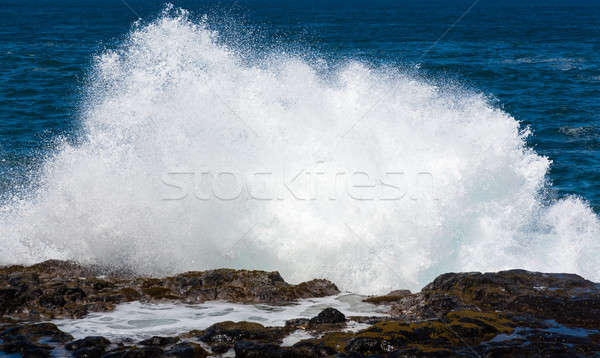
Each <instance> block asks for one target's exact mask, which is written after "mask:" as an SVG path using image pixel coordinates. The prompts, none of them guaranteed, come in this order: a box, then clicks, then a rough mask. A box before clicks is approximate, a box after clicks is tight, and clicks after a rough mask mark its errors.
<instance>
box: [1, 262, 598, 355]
mask: <svg viewBox="0 0 600 358" xmlns="http://www.w3.org/2000/svg"><path fill="white" fill-rule="evenodd" d="M337 293H339V290H338V288H337V287H336V286H335V284H333V283H331V282H329V281H327V280H323V279H318V280H311V281H308V282H303V283H301V284H298V285H292V284H288V283H286V282H285V281H284V280H283V278H282V277H281V276H280V275H279V273H277V272H264V271H247V270H231V269H219V270H210V271H201V272H186V273H182V274H179V275H175V276H171V277H165V278H160V279H159V278H149V277H138V276H136V275H134V274H133V273H131V272H125V271H111V270H107V269H106V268H102V267H92V266H81V265H79V264H76V263H73V262H66V261H55V260H52V261H46V262H43V263H40V264H37V265H33V266H28V267H26V266H8V267H2V268H0V352H3V353H0V357H3V356H4V357H89V358H92V357H106V358H113V357H208V356H214V357H219V356H223V357H265V358H270V357H282V358H283V357H373V358H374V357H420V356H427V357H434V356H435V357H445V356H457V357H524V356H527V357H574V356H581V357H600V284H597V283H593V282H590V281H587V280H585V279H583V278H581V277H580V276H577V275H573V274H548V273H535V272H529V271H524V270H510V271H502V272H497V273H484V274H482V273H448V274H444V275H441V276H439V277H438V278H436V279H435V280H434V281H433V282H432V283H430V284H429V285H427V286H426V287H424V288H423V289H422V290H421V292H419V293H411V292H409V291H407V290H397V291H393V292H390V293H389V294H387V295H384V296H376V297H368V298H366V299H365V302H369V303H372V304H375V305H384V307H386V308H387V309H388V310H389V314H388V315H387V316H383V317H380V316H377V317H355V316H350V317H346V316H344V314H343V313H341V312H339V311H338V310H336V309H334V308H327V309H325V310H323V311H322V312H321V313H319V314H318V315H316V316H315V317H313V318H311V319H307V318H297V319H290V320H288V321H286V324H285V326H283V327H265V326H263V325H261V324H258V323H253V322H231V321H225V322H220V323H217V324H214V325H212V326H210V327H208V328H206V329H203V330H193V331H190V332H187V333H184V334H181V335H178V336H172V337H166V336H165V337H152V338H148V339H144V340H141V341H137V342H136V341H131V340H122V341H114V340H113V341H112V342H111V341H110V340H109V339H107V338H105V337H100V336H92V337H86V338H83V339H77V340H76V339H74V338H73V337H72V336H71V335H70V334H68V333H66V332H62V331H61V330H60V329H59V328H58V327H57V326H56V325H54V324H53V323H50V322H48V321H49V320H54V319H61V318H72V319H76V318H81V317H85V316H86V315H87V314H89V313H92V312H106V311H111V310H113V309H114V308H115V307H116V305H118V304H120V303H125V302H132V301H141V302H150V303H156V302H182V303H187V304H197V303H202V302H207V301H212V300H222V301H229V302H235V303H244V304H269V305H289V304H293V303H294V302H295V301H297V300H299V299H303V298H311V297H325V296H331V295H335V294H337ZM356 324H361V325H362V326H364V329H359V330H352V329H349V327H350V326H352V325H356ZM362 326H361V327H362ZM298 332H300V333H301V337H302V338H301V339H298V341H297V342H294V343H293V344H284V341H285V340H286V338H287V337H290V335H293V334H297V333H298Z"/></svg>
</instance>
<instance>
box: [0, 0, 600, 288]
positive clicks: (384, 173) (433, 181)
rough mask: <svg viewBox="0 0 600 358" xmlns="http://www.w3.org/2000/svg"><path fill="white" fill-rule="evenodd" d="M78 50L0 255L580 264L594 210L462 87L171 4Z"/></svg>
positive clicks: (300, 267)
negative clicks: (257, 39)
mask: <svg viewBox="0 0 600 358" xmlns="http://www.w3.org/2000/svg"><path fill="white" fill-rule="evenodd" d="M95 66H96V67H95V75H94V76H93V79H92V80H91V84H90V96H89V99H88V101H87V103H86V106H85V108H86V109H87V110H86V111H85V114H84V116H83V125H84V128H85V133H86V134H85V138H83V140H82V143H81V144H78V145H70V144H63V145H62V146H61V148H59V149H58V150H57V152H56V153H55V154H54V155H53V156H52V158H49V159H48V160H47V162H46V164H45V166H44V168H43V170H42V173H41V174H40V185H39V188H38V189H36V191H35V192H34V193H30V194H29V195H27V196H26V197H23V196H20V197H19V198H20V199H14V200H12V201H10V202H8V203H7V204H6V205H5V206H4V207H2V213H3V214H2V216H1V217H0V243H1V245H0V263H4V264H7V263H32V262H36V261H40V260H43V259H46V258H72V259H76V260H78V261H81V262H95V263H102V264H111V265H127V266H128V267H131V268H134V269H136V270H138V271H140V272H144V273H150V274H164V273H173V272H179V271H185V270H192V269H208V268H215V267H234V268H254V269H265V270H279V271H280V272H281V273H282V275H283V276H284V277H285V278H286V279H287V280H289V281H292V282H298V281H301V280H307V279H311V278H315V277H326V278H328V279H331V280H333V281H334V282H336V283H337V284H338V285H339V286H341V287H342V288H344V289H348V290H352V291H354V292H363V293H373V292H382V291H386V290H389V289H392V288H412V289H415V288H420V287H421V286H423V285H424V284H426V283H427V282H428V281H430V280H431V279H432V278H434V277H435V276H436V275H437V274H440V273H442V272H447V271H465V270H498V269H505V268H515V267H523V268H526V269H533V270H541V271H567V272H576V273H580V274H582V275H584V276H585V277H587V278H590V279H594V280H599V279H600V261H599V260H598V257H600V247H599V244H598V239H597V237H598V233H600V226H599V222H598V218H597V216H596V215H595V214H594V213H593V211H592V210H591V209H590V208H589V207H588V205H587V204H586V203H585V202H583V201H581V200H580V199H578V198H566V199H563V200H560V201H558V202H554V203H553V204H548V205H546V204H543V203H542V200H541V198H540V194H539V193H540V192H541V191H542V190H543V189H544V187H545V175H546V172H547V170H548V167H549V165H550V162H549V160H548V159H546V158H544V157H541V156H539V155H537V154H536V153H535V152H534V151H533V150H531V149H529V148H527V147H526V145H525V139H526V137H527V136H528V135H529V133H528V131H520V129H519V123H518V122H517V121H516V120H515V119H514V118H512V117H511V116H510V115H508V114H506V113H504V112H503V111H501V110H499V109H496V108H494V107H493V106H491V105H490V104H489V103H488V101H487V100H486V99H485V97H483V96H482V95H479V94H472V93H465V91H460V90H456V89H446V90H441V89H440V88H439V87H437V86H435V85H432V84H429V83H426V82H425V81H422V80H419V79H415V78H413V77H411V76H408V75H403V74H401V73H398V72H397V71H394V70H390V69H382V68H378V69H373V68H369V67H368V66H366V65H364V64H361V63H357V62H348V63H346V64H344V65H342V66H339V67H335V68H327V66H326V65H324V64H323V61H314V63H313V62H312V61H306V60H302V59H300V58H297V57H293V56H287V55H285V54H277V55H273V56H271V57H269V58H267V59H262V60H260V61H258V60H252V61H251V60H248V59H245V58H243V57H242V56H240V55H239V54H237V53H236V51H235V49H234V48H233V47H231V46H229V47H228V46H225V45H222V44H219V42H218V39H217V34H216V33H215V32H214V31H211V30H210V29H209V28H208V26H207V25H206V24H205V23H199V24H198V23H193V22H192V21H191V20H189V18H188V17H187V16H186V14H185V13H184V12H183V11H179V12H177V13H176V14H175V15H173V14H169V13H165V14H163V16H161V17H160V18H158V19H157V20H155V21H154V22H152V23H150V24H147V25H144V26H138V27H137V28H136V29H135V30H134V31H132V33H131V34H130V36H129V38H128V41H126V42H125V43H124V44H123V45H122V47H121V48H119V49H117V50H114V51H107V52H105V53H104V54H103V55H101V56H99V58H98V59H97V63H96V65H95ZM323 73H325V75H324V74H323ZM357 171H358V172H359V173H354V172H357ZM203 172H207V173H210V174H202V173H203ZM226 172H234V173H236V175H237V176H236V177H234V176H233V174H224V173H226ZM182 173H194V174H182ZM216 173H221V174H219V175H216ZM261 173H262V174H261ZM265 173H271V174H265ZM352 173H354V174H352ZM361 173H362V174H361ZM365 173H368V174H365ZM211 175H212V179H211ZM367 175H368V177H367ZM294 178H295V179H294ZM234 179H237V180H238V182H236V181H235V180H234ZM193 180H195V183H196V185H193V184H192V183H193ZM239 182H242V184H244V185H241V184H240V183H239ZM344 183H345V184H346V185H347V186H348V187H347V188H346V189H344ZM384 183H385V184H388V185H385V184H384ZM360 185H362V187H361V186H360ZM208 188H210V189H212V191H209V190H208ZM238 189H239V190H238ZM219 198H221V199H219ZM165 199H167V200H165ZM174 199H179V200H174ZM224 199H227V200H224ZM259 199H272V200H259ZM332 199H335V200H332ZM357 199H373V200H357ZM384 199H397V200H384Z"/></svg>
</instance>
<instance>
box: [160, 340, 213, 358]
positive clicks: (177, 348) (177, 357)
mask: <svg viewBox="0 0 600 358" xmlns="http://www.w3.org/2000/svg"><path fill="white" fill-rule="evenodd" d="M164 356H165V357H169V358H204V357H206V356H208V352H207V351H206V350H205V349H204V348H202V347H201V346H200V345H199V344H196V343H190V342H184V343H179V344H176V345H174V346H173V347H172V348H171V349H169V350H168V351H167V352H165V355H164Z"/></svg>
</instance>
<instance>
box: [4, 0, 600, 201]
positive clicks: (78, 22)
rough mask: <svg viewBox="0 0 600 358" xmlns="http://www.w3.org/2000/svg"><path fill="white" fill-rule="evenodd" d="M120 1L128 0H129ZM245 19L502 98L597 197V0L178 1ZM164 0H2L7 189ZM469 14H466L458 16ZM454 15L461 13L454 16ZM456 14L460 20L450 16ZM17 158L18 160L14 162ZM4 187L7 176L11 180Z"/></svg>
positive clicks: (564, 171) (571, 184)
mask: <svg viewBox="0 0 600 358" xmlns="http://www.w3.org/2000/svg"><path fill="white" fill-rule="evenodd" d="M126 4H128V5H126ZM174 4H175V5H176V6H180V7H183V8H185V9H188V10H190V11H192V12H194V13H195V14H197V15H198V14H213V15H214V16H215V18H219V19H220V20H221V21H222V23H223V24H224V25H226V26H231V25H232V23H233V26H236V27H239V28H240V30H247V29H251V30H252V33H251V34H250V32H246V33H244V34H242V35H240V36H242V37H243V40H246V41H247V40H248V37H249V36H255V35H256V36H260V38H261V40H260V41H261V42H262V44H267V45H266V46H278V45H280V44H281V43H284V44H285V45H286V46H289V47H292V48H295V49H303V50H310V51H317V52H320V53H325V54H330V55H331V56H336V57H347V58H354V59H361V60H364V61H368V62H370V63H385V64H390V65H396V66H400V67H410V66H414V65H417V64H418V65H419V66H420V71H421V73H422V74H424V75H425V76H428V77H433V78H445V79H448V80H452V81H456V82H458V83H461V84H462V85H464V86H468V87H471V88H474V89H477V90H480V91H482V92H484V93H486V94H487V95H489V96H492V97H494V98H496V99H497V106H499V107H501V108H502V109H503V110H504V111H506V112H508V113H510V114H511V115H512V116H514V117H515V118H516V119H517V120H519V121H520V122H521V123H522V124H523V125H524V126H526V125H529V126H531V128H532V129H533V132H534V135H533V137H532V138H531V140H530V145H531V147H532V148H534V149H535V150H536V151H537V152H538V153H539V154H542V155H545V156H547V157H549V158H550V159H551V160H552V163H553V164H552V169H551V171H550V173H549V178H548V179H549V180H551V181H552V183H553V188H554V189H555V190H556V191H557V192H558V193H557V195H564V194H576V195H579V196H582V197H584V198H586V199H587V200H589V201H590V202H591V203H592V205H593V207H595V208H599V207H600V127H599V125H600V124H599V123H600V3H598V2H597V1H593V0H590V1H586V0H577V1H570V0H559V1H537V0H536V1H512V0H510V1H496V0H481V1H479V2H477V3H476V4H475V5H474V6H473V7H472V9H471V10H470V11H469V12H468V13H466V14H465V11H467V9H469V7H470V6H471V5H473V2H471V1H462V0H459V1H429V0H426V1H371V2H368V3H364V2H359V1H312V0H307V1H234V2H231V1H221V2H218V1H180V2H174ZM163 5H164V3H163V2H159V1H137V0H127V3H123V2H121V1H118V0H102V1H88V0H84V1H64V0H61V1H46V0H42V1H37V0H36V1H27V0H26V1H14V0H5V1H3V4H2V7H1V8H0V19H1V20H2V21H0V33H1V34H2V36H0V64H1V66H0V69H1V70H0V71H1V72H0V158H1V159H0V161H1V168H2V173H3V177H2V182H3V184H4V188H3V190H7V188H6V185H7V184H6V183H7V181H9V180H8V178H7V177H6V176H7V175H9V176H15V175H16V176H18V175H20V174H22V173H23V171H22V170H25V168H27V167H28V166H30V165H31V164H33V163H35V162H36V158H39V157H40V151H41V152H43V151H44V150H45V149H46V148H47V147H48V146H51V145H52V140H53V138H55V137H56V136H71V137H73V136H76V135H77V134H76V133H77V131H76V129H77V127H78V110H79V105H80V102H81V98H80V96H81V94H82V87H84V86H85V78H86V75H87V73H88V72H89V70H90V67H91V64H92V63H91V61H92V56H93V55H95V54H98V53H99V52H101V51H103V50H104V49H105V48H109V47H111V46H113V45H114V44H115V43H118V42H119V41H121V40H122V39H123V37H124V36H125V34H127V32H128V31H129V30H130V29H131V26H132V23H133V22H134V21H136V19H138V17H141V18H142V19H151V18H153V17H156V16H157V14H158V13H159V12H160V11H161V10H162V8H163ZM463 15H464V16H463ZM459 19H460V21H457V20H459ZM455 22H457V23H456V25H455V26H452V24H454V23H455ZM15 168H17V169H16V170H14V169H15ZM8 190H10V189H8Z"/></svg>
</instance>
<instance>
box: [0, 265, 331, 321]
mask: <svg viewBox="0 0 600 358" xmlns="http://www.w3.org/2000/svg"><path fill="white" fill-rule="evenodd" d="M336 293H339V290H338V289H337V287H336V286H335V285H334V284H333V283H331V282H329V281H327V280H312V281H308V282H303V283H300V284H298V285H291V284H288V283H287V282H285V281H284V280H283V278H281V276H280V275H279V273H278V272H265V271H247V270H231V269H219V270H209V271H196V272H186V273H182V274H179V275H176V276H171V277H165V278H161V279H158V278H149V277H134V276H133V274H132V273H131V272H126V271H111V270H108V269H106V268H102V267H94V266H91V267H90V266H81V265H78V264H76V263H74V262H67V261H56V260H51V261H46V262H42V263H40V264H37V265H33V266H29V267H24V266H9V267H4V268H0V315H2V316H3V317H10V318H15V319H19V320H47V319H55V318H79V317H83V316H85V315H86V314H88V313H89V312H101V311H110V310H112V309H114V307H115V305H117V304H119V303H123V302H130V301H135V300H140V301H144V302H155V301H164V300H176V301H179V302H185V303H202V302H205V301H209V300H224V301H230V302H237V303H267V304H275V305H277V304H286V303H290V302H293V301H295V300H297V299H300V298H309V297H323V296H330V295H333V294H336Z"/></svg>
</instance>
